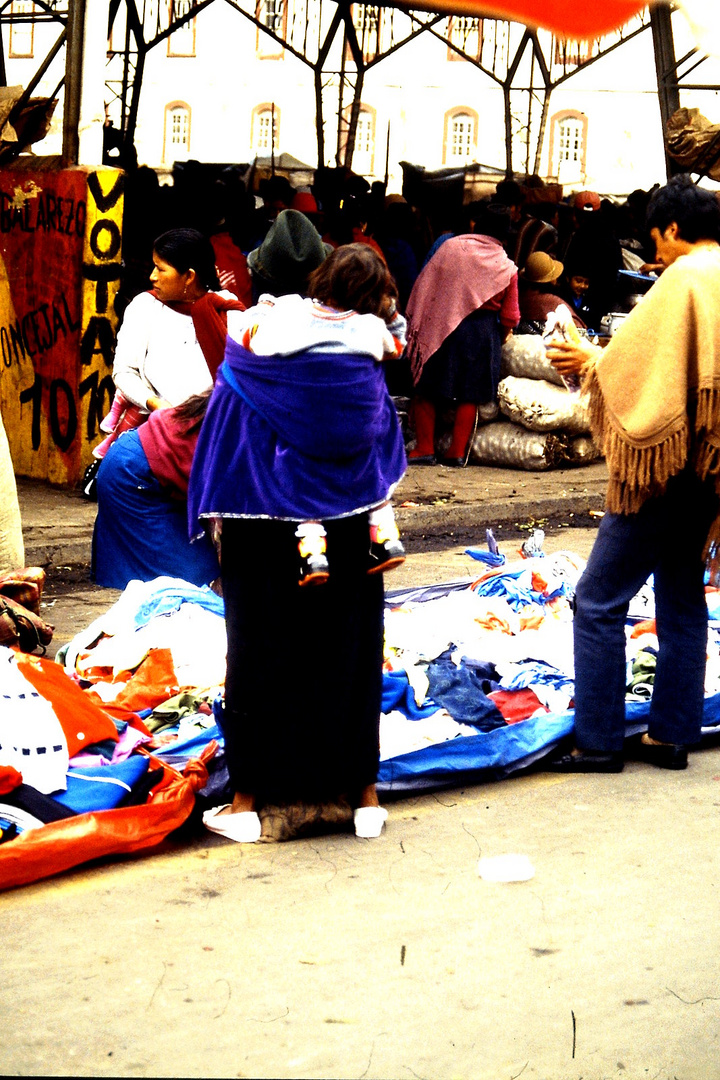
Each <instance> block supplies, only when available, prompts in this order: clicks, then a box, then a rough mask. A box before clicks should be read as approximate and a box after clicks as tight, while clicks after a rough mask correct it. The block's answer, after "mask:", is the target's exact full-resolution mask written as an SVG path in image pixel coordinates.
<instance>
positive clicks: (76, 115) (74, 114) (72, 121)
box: [62, 0, 86, 166]
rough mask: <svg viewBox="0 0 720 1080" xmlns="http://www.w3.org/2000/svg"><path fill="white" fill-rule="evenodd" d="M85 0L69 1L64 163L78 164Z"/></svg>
mask: <svg viewBox="0 0 720 1080" xmlns="http://www.w3.org/2000/svg"><path fill="white" fill-rule="evenodd" d="M85 5H86V0H70V5H69V8H68V19H67V47H66V51H65V102H64V106H63V149H62V158H63V165H65V166H68V165H77V163H78V160H79V156H80V135H79V127H80V97H81V93H82V69H83V44H84V39H85Z"/></svg>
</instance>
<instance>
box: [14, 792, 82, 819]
mask: <svg viewBox="0 0 720 1080" xmlns="http://www.w3.org/2000/svg"><path fill="white" fill-rule="evenodd" d="M2 801H3V808H4V809H7V807H9V806H12V807H14V808H15V809H16V810H22V811H24V813H26V814H31V815H32V817H34V818H37V819H38V821H42V822H43V823H45V824H47V822H49V821H62V820H63V818H66V817H73V815H74V813H75V811H74V810H71V809H70V808H69V807H67V806H63V804H62V803H60V802H58V800H57V799H54V798H53V797H52V796H51V795H43V794H42V792H40V791H38V790H37V789H36V788H34V787H30V785H29V784H19V785H18V786H17V787H16V788H15V789H14V790H13V791H9V792H7V793H6V794H5V795H3V797H2Z"/></svg>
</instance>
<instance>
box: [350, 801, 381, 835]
mask: <svg viewBox="0 0 720 1080" xmlns="http://www.w3.org/2000/svg"><path fill="white" fill-rule="evenodd" d="M387 816H388V812H387V810H386V809H385V807H384V806H358V808H357V810H356V811H355V814H354V815H353V817H354V820H355V835H356V836H360V837H362V839H363V840H374V839H375V837H377V836H379V835H380V833H381V832H382V831H383V829H384V827H385V822H386V821H387Z"/></svg>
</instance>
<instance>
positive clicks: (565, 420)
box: [498, 375, 590, 435]
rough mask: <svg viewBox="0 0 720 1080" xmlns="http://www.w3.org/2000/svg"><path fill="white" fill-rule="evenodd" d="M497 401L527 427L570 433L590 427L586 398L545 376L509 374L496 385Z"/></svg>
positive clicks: (512, 416)
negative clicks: (548, 380) (520, 377)
mask: <svg viewBox="0 0 720 1080" xmlns="http://www.w3.org/2000/svg"><path fill="white" fill-rule="evenodd" d="M498 404H499V406H500V412H501V413H504V415H505V416H507V417H508V419H509V420H512V421H513V423H515V424H522V426H523V427H525V428H527V429H528V430H529V431H555V432H558V431H564V432H569V433H570V434H572V435H581V434H584V433H586V432H589V431H590V420H589V417H588V410H587V399H586V398H585V397H584V396H583V395H581V394H577V393H571V392H570V391H569V390H566V389H565V388H564V387H562V386H554V385H553V384H552V383H549V382H546V381H545V380H544V379H516V378H514V377H513V376H512V375H508V376H507V377H506V378H504V379H503V380H502V381H501V383H500V385H499V386H498Z"/></svg>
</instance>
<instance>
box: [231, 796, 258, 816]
mask: <svg viewBox="0 0 720 1080" xmlns="http://www.w3.org/2000/svg"><path fill="white" fill-rule="evenodd" d="M254 809H255V796H254V795H250V794H248V793H247V792H246V791H236V792H235V798H234V799H233V801H232V806H231V807H230V813H231V814H246V813H248V812H250V813H252V812H253V811H254Z"/></svg>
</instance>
